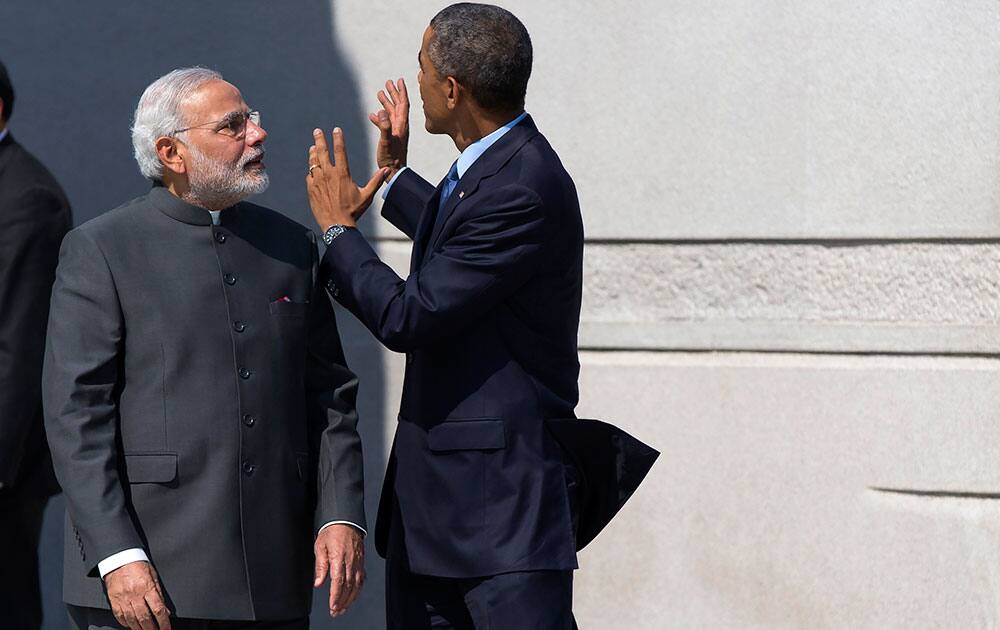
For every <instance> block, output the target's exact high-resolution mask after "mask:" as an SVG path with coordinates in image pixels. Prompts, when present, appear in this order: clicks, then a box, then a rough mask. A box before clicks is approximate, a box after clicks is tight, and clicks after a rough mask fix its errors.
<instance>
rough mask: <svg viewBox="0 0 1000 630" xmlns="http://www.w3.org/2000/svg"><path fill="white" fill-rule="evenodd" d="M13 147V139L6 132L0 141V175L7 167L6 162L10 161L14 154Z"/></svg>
mask: <svg viewBox="0 0 1000 630" xmlns="http://www.w3.org/2000/svg"><path fill="white" fill-rule="evenodd" d="M15 145H16V143H15V142H14V138H13V136H11V135H10V132H9V131H8V132H7V135H6V136H4V139H3V140H2V141H0V173H2V172H3V170H4V169H5V168H6V167H7V162H9V161H10V156H11V155H13V154H14V153H15V151H14V146H15Z"/></svg>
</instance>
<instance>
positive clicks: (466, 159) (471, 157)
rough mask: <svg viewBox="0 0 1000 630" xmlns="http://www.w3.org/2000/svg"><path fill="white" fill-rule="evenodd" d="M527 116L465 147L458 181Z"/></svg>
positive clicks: (398, 173)
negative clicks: (480, 157)
mask: <svg viewBox="0 0 1000 630" xmlns="http://www.w3.org/2000/svg"><path fill="white" fill-rule="evenodd" d="M527 115H528V112H521V115H520V116H518V117H517V118H515V119H514V120H512V121H510V122H509V123H507V124H506V125H504V126H503V127H500V128H499V129H497V130H496V131H494V132H493V133H491V134H489V135H488V136H483V137H482V138H480V139H479V140H476V141H475V142H473V143H472V144H470V145H469V146H467V147H465V151H462V154H461V155H459V156H458V162H457V167H458V179H459V180H461V179H462V175H465V172H466V171H467V170H469V168H470V167H471V166H472V165H473V164H474V163H475V161H476V160H478V159H479V156H481V155H482V154H483V153H486V149H489V148H490V147H491V146H493V144H494V143H495V142H496V141H497V140H499V139H500V138H502V137H503V136H504V134H505V133H507V132H508V131H510V130H511V129H513V128H514V125H516V124H517V123H519V122H521V121H522V120H524V117H525V116H527ZM408 168H410V167H409V166H404V167H403V168H401V169H399V170H398V171H396V174H395V175H393V176H392V179H390V180H389V183H388V184H387V185H386V187H385V190H383V191H382V199H385V198H386V195H388V194H389V189H390V188H392V185H393V184H394V183H396V178H397V177H399V176H400V175H401V174H402V173H403V171H405V170H406V169H408Z"/></svg>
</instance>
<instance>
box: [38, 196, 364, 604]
mask: <svg viewBox="0 0 1000 630" xmlns="http://www.w3.org/2000/svg"><path fill="white" fill-rule="evenodd" d="M317 258H318V253H317V250H316V243H315V237H314V235H313V233H312V232H311V231H310V230H308V229H307V228H305V227H304V226H302V225H300V224H298V223H296V222H294V221H291V220H290V219H287V218H286V217H284V216H282V215H280V214H278V213H276V212H273V211H271V210H268V209H266V208H263V207H260V206H257V205H254V204H250V203H245V202H244V203H240V204H237V205H236V206H234V207H232V208H227V209H226V210H224V211H222V214H221V217H220V220H219V224H218V225H217V226H213V225H212V218H211V216H210V215H209V213H208V212H206V211H205V210H204V209H202V208H198V207H196V206H192V205H190V204H187V203H185V202H183V201H181V200H180V199H178V198H177V197H174V196H173V195H171V194H170V193H169V192H168V191H167V190H166V189H164V188H162V187H156V188H154V189H153V190H151V191H150V193H149V194H148V195H146V196H144V197H140V198H139V199H136V200H134V201H132V202H130V203H128V204H125V205H124V206H122V207H119V208H117V209H115V210H112V211H111V212H108V213H106V214H105V215H103V216H101V217H98V218H97V219H94V220H92V221H89V222H88V223H86V224H84V225H82V226H80V227H79V228H77V229H75V230H73V231H72V232H70V234H69V235H68V236H67V237H66V239H65V241H64V242H63V246H62V249H61V251H60V260H59V268H58V271H57V278H56V283H55V286H54V288H53V293H52V307H51V315H50V320H49V332H48V341H47V348H46V357H45V370H44V385H43V398H44V405H45V420H46V429H47V431H48V436H49V442H50V445H51V447H52V451H53V460H54V464H55V468H56V473H57V475H58V477H59V480H60V482H61V484H62V486H63V489H64V492H65V495H66V500H67V527H66V547H65V558H64V565H65V580H64V598H65V600H66V601H67V602H69V603H71V604H76V605H80V606H91V607H100V608H107V607H108V604H107V598H106V596H105V594H104V592H103V590H102V585H101V580H100V577H99V576H98V575H97V563H98V562H99V561H101V560H103V559H105V558H108V557H109V556H112V555H114V554H116V553H118V552H120V551H123V550H126V549H133V548H141V549H144V550H145V551H146V553H147V554H148V556H149V558H150V560H151V562H152V563H153V565H154V566H155V568H156V570H157V572H158V574H159V576H160V580H161V582H162V584H163V587H164V590H165V593H166V595H167V598H168V601H169V605H170V606H171V608H172V610H173V611H174V614H175V615H176V616H178V617H189V618H203V619H289V618H293V617H299V616H304V615H307V614H308V612H309V608H310V601H311V581H312V565H313V554H312V543H313V539H314V536H315V533H316V531H317V530H318V529H319V528H320V526H322V525H323V524H325V523H329V522H331V521H345V522H351V523H356V524H358V525H359V526H360V527H365V526H366V523H365V516H364V506H363V472H362V456H361V443H360V439H359V437H358V433H357V414H356V412H355V395H356V390H357V379H356V378H355V377H354V375H353V374H352V373H351V372H350V371H349V370H348V369H347V368H346V367H345V361H344V355H343V351H342V348H341V343H340V338H339V335H338V332H337V327H336V321H335V319H334V313H333V309H332V306H331V304H330V302H329V299H328V298H327V297H326V294H325V292H324V291H317V290H316V273H317V269H318V260H317Z"/></svg>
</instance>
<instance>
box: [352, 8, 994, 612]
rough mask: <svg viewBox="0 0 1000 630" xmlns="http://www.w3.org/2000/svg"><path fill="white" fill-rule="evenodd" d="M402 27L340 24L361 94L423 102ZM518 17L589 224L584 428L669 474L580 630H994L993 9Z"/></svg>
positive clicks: (579, 11) (658, 475)
mask: <svg viewBox="0 0 1000 630" xmlns="http://www.w3.org/2000/svg"><path fill="white" fill-rule="evenodd" d="M402 6H403V5H402V3H396V2H375V3H365V5H364V6H362V5H361V4H354V3H333V11H334V14H335V17H336V19H335V24H336V28H337V39H338V41H339V45H340V46H341V50H343V52H344V53H345V54H346V55H348V56H349V58H350V62H351V63H352V64H354V67H355V68H357V82H358V85H359V86H360V87H361V90H362V91H364V90H365V89H369V90H371V91H374V90H376V89H377V88H378V87H379V86H380V85H381V83H382V82H383V81H384V80H385V79H386V78H389V77H397V76H405V77H406V78H407V80H409V81H410V82H411V83H410V84H411V85H414V82H415V79H414V76H415V73H416V66H415V55H416V50H417V47H418V44H419V34H420V33H421V32H422V30H423V28H424V27H425V25H426V24H427V22H428V20H429V18H430V17H431V16H432V15H433V13H434V12H435V11H436V10H437V9H438V8H439V4H437V3H428V2H423V1H421V2H417V3H406V5H405V6H406V8H405V10H403V9H402V8H401V7H402ZM504 6H506V7H508V8H510V9H511V10H513V11H514V12H515V13H516V14H517V15H519V16H520V17H521V18H522V20H523V21H524V22H525V24H526V25H527V27H528V29H529V31H530V32H531V34H532V37H533V41H534V45H535V69H534V75H533V79H532V83H531V86H530V89H529V97H528V104H527V106H528V110H529V111H530V112H531V113H532V114H533V115H534V116H535V118H536V121H537V123H538V125H539V127H540V128H541V129H542V131H543V132H544V133H545V134H546V135H547V136H548V138H549V139H550V141H551V142H552V144H553V145H554V146H555V148H556V149H557V150H558V151H559V152H560V155H561V157H562V159H563V160H564V162H565V163H566V165H567V168H568V169H569V170H570V172H571V173H572V174H573V175H574V177H575V180H576V182H577V185H578V188H579V192H580V197H581V201H582V204H583V210H584V216H585V221H586V228H587V234H588V244H587V250H586V289H585V297H584V312H583V322H582V326H581V336H580V341H581V347H582V348H583V352H582V355H581V360H582V363H583V372H582V378H581V386H582V387H581V390H582V399H581V403H580V407H579V413H580V414H581V415H583V416H590V417H601V418H606V419H609V420H612V421H614V422H616V423H617V424H619V425H621V426H623V427H625V428H627V429H629V430H630V431H632V432H633V433H634V434H636V435H637V436H639V437H641V438H643V439H645V440H647V441H649V442H650V443H652V444H654V445H655V446H657V447H658V448H660V449H661V450H662V451H663V456H662V458H661V460H660V462H659V463H658V464H657V466H656V467H655V469H654V471H653V473H652V475H651V477H650V478H649V480H648V481H647V483H646V484H645V485H644V486H643V487H642V488H641V489H640V491H639V492H638V493H637V495H636V496H635V497H634V499H633V500H632V502H631V503H630V504H629V505H628V506H627V507H626V508H625V510H624V511H623V513H622V514H621V515H620V517H619V518H618V519H617V520H616V521H615V522H614V523H613V524H612V526H611V527H609V529H608V530H607V531H606V532H605V533H604V534H603V535H602V536H601V537H600V538H598V540H597V541H596V542H594V543H593V544H592V545H591V547H590V548H588V549H587V550H586V551H585V552H584V553H583V554H582V556H581V563H582V570H581V571H580V572H579V573H578V578H577V597H576V602H577V604H576V608H577V612H578V617H579V621H580V624H581V627H585V628H650V629H652V628H657V629H659V628H693V627H703V628H720V627H727V628H745V627H802V628H814V627H829V628H857V627H871V628H875V627H877V628H882V627H898V628H904V627H905V628H909V627H984V626H994V625H997V624H998V623H1000V596H998V595H997V593H998V592H1000V590H998V586H1000V584H998V577H997V576H998V575H1000V503H998V502H997V500H996V498H997V497H998V496H1000V463H998V462H1000V457H998V455H1000V452H998V447H997V446H996V444H997V443H998V438H1000V412H998V411H997V409H998V407H997V405H996V404H995V403H994V401H995V400H997V394H1000V391H998V390H997V383H998V379H997V376H998V370H1000V363H997V361H996V360H995V358H994V356H995V355H996V354H997V352H998V350H1000V342H998V341H997V340H998V339H1000V335H998V334H997V333H998V332H1000V330H998V315H1000V280H998V278H1000V274H998V269H1000V265H998V263H1000V248H998V247H997V242H998V241H997V239H998V238H1000V213H998V205H1000V168H998V167H1000V160H998V150H1000V114H998V112H1000V5H998V4H997V3H996V2H994V1H992V0H990V1H986V0H970V1H969V2H945V1H943V0H942V1H932V0H907V1H903V2H893V3H857V2H846V1H835V2H816V1H812V0H808V1H800V2H790V1H777V0H764V1H739V0H718V1H712V2H697V3H692V2H678V1H664V0H659V1H653V0H639V1H637V2H628V3H625V2H592V1H579V0H578V1H574V2H570V1H568V0H557V1H553V2H545V3H538V2H527V1H526V0H518V1H511V2H506V3H504ZM372 11H374V12H375V13H376V14H378V15H385V16H390V15H391V19H390V20H389V22H391V24H387V23H386V21H385V20H381V19H377V20H373V19H371V18H370V17H366V16H369V15H370V14H371V12H372ZM372 106H374V101H373V100H372ZM413 122H414V137H413V142H412V163H413V165H414V166H415V167H416V168H417V169H418V170H419V171H421V172H423V173H424V174H425V175H426V176H427V177H428V178H430V179H436V178H437V177H439V176H440V175H441V174H443V173H444V172H445V171H446V170H447V167H448V165H449V164H450V162H451V161H452V160H453V159H454V157H455V151H454V148H453V147H452V146H450V143H449V142H448V141H447V139H444V138H441V137H431V136H428V135H426V134H424V133H422V132H421V130H420V113H419V109H418V108H415V111H414V117H413ZM370 228H371V229H372V230H373V231H374V233H375V234H377V235H378V236H379V237H380V241H381V245H380V247H381V251H382V252H383V254H384V255H385V256H386V257H387V259H389V260H391V261H394V262H393V264H394V265H396V266H397V268H399V269H405V261H406V257H407V252H408V248H407V246H406V244H405V242H403V241H401V240H399V235H398V234H397V233H396V232H395V231H394V230H393V229H392V228H391V227H389V226H387V225H384V222H379V221H375V222H373V224H372V225H371V226H370ZM385 360H386V363H385V365H386V369H387V370H388V371H390V372H391V371H393V370H397V371H400V370H401V366H400V365H399V361H398V358H396V357H393V356H390V355H388V354H387V355H386V359H385ZM394 388H398V383H397V382H395V381H393V380H392V379H390V381H388V385H387V391H386V396H387V403H386V411H387V422H391V420H389V419H388V416H391V414H392V413H393V412H394V409H393V401H394V400H396V399H397V398H396V397H397V396H398V392H397V391H396V390H395V389H394Z"/></svg>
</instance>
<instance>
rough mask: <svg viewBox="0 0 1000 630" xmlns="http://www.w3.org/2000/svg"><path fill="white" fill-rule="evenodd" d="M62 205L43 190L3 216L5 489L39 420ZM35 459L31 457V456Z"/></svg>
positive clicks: (0, 313) (0, 467)
mask: <svg viewBox="0 0 1000 630" xmlns="http://www.w3.org/2000/svg"><path fill="white" fill-rule="evenodd" d="M61 208H62V201H61V200H60V199H59V198H58V197H57V196H56V195H55V194H54V193H52V192H51V191H48V190H45V189H42V188H38V189H32V190H28V191H25V192H24V193H22V194H21V195H19V196H17V197H16V198H15V199H14V200H13V201H12V202H11V203H9V205H6V204H5V206H4V210H3V212H0V486H2V487H3V488H10V487H11V486H12V485H14V483H16V480H17V477H18V470H19V469H20V468H21V461H22V458H23V457H24V455H25V453H24V446H25V441H26V439H27V437H28V435H29V434H30V432H31V430H32V423H34V422H36V421H38V419H39V416H38V411H39V409H40V401H41V395H42V393H41V379H42V358H43V356H44V353H45V324H46V321H47V320H48V313H49V294H50V293H51V291H52V280H53V278H54V277H55V270H56V262H57V260H58V255H59V243H60V241H62V238H63V236H64V235H65V234H66V230H67V229H68V228H69V226H68V225H66V223H67V221H66V215H65V213H63V212H61V211H60V210H61ZM29 456H32V455H29Z"/></svg>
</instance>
